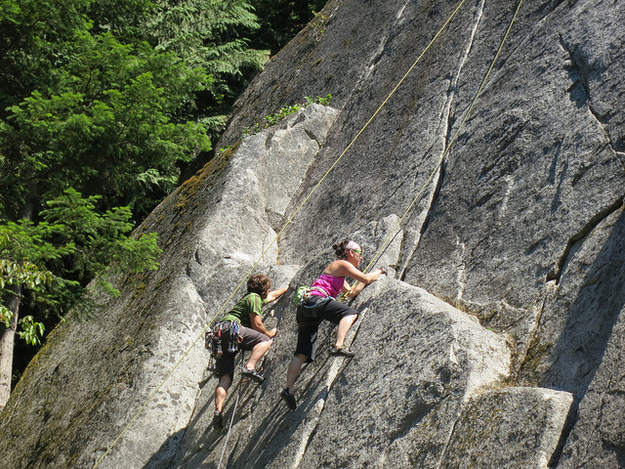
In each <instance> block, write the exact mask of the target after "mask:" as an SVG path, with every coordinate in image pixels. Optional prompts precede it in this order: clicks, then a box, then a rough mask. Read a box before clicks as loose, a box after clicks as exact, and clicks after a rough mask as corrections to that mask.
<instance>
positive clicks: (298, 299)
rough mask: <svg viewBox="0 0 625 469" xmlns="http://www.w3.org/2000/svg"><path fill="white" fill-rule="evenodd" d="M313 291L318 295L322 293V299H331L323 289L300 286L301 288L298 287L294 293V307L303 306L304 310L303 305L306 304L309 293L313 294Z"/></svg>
mask: <svg viewBox="0 0 625 469" xmlns="http://www.w3.org/2000/svg"><path fill="white" fill-rule="evenodd" d="M313 291H318V292H319V293H322V296H323V297H324V298H331V297H330V294H329V293H328V292H327V291H326V290H325V288H323V287H317V286H315V287H308V286H301V287H298V289H297V290H296V291H295V298H294V300H293V301H294V302H295V305H296V306H304V307H305V308H306V306H305V305H304V303H305V302H306V300H307V299H308V297H309V296H310V293H311V292H313Z"/></svg>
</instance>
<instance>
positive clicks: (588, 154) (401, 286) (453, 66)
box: [0, 0, 625, 469]
mask: <svg viewBox="0 0 625 469" xmlns="http://www.w3.org/2000/svg"><path fill="white" fill-rule="evenodd" d="M518 5H519V4H517V3H514V4H511V3H510V2H505V1H501V0H494V1H492V2H485V1H483V0H471V1H469V0H466V1H464V2H461V1H459V2H457V3H450V2H412V1H406V0H387V1H384V2H382V1H362V0H331V1H330V2H328V4H327V5H326V7H325V8H324V9H323V11H322V12H320V14H319V15H318V16H317V17H316V18H315V19H314V20H313V21H312V22H311V23H310V24H309V25H308V26H306V28H305V29H304V30H303V31H302V32H301V33H300V34H299V35H298V36H297V37H296V38H295V39H293V40H292V41H291V42H290V43H289V44H288V45H287V46H286V47H285V48H284V50H282V51H281V52H280V53H279V54H277V55H276V56H275V57H274V58H272V60H271V61H270V62H269V63H268V65H267V67H266V69H265V71H264V72H263V73H262V74H260V75H259V76H258V77H257V78H256V79H255V81H254V82H253V83H252V84H251V86H250V87H249V88H248V89H247V90H246V92H245V93H244V94H243V95H242V96H241V98H240V99H239V101H238V102H237V105H236V112H235V115H234V116H233V119H232V121H231V123H230V125H229V127H228V129H227V130H226V133H225V134H224V135H223V137H222V141H221V142H219V144H218V145H216V147H217V148H220V147H227V148H228V150H227V151H225V152H224V153H222V154H220V155H218V156H216V157H215V158H213V159H212V160H211V161H210V162H208V163H207V164H206V166H205V168H204V169H203V170H202V171H200V172H199V173H198V174H196V175H195V176H194V177H192V178H191V179H190V180H188V181H186V182H185V183H184V184H183V185H182V186H181V187H180V188H179V189H178V190H177V191H176V192H175V193H174V194H172V195H171V196H170V197H169V198H168V199H166V200H165V201H164V202H163V203H162V204H161V205H160V206H159V207H158V208H157V209H156V210H155V211H154V212H153V213H152V214H151V215H150V217H149V218H148V219H147V220H146V222H145V223H144V224H143V225H142V227H141V228H140V230H139V231H140V232H141V231H157V232H158V233H159V236H160V240H161V244H162V247H163V249H164V253H163V256H162V259H161V269H160V270H159V271H157V272H154V273H150V274H145V275H142V276H139V277H128V278H120V279H117V282H116V283H117V284H118V286H119V288H120V289H121V291H122V296H121V297H120V298H119V299H118V300H108V303H106V308H105V309H104V310H103V311H102V312H101V313H99V314H98V315H96V316H95V317H92V318H87V319H83V320H82V321H77V320H73V321H67V322H66V323H64V324H62V325H61V326H59V327H58V328H57V329H56V330H55V331H53V333H52V334H51V335H50V337H49V338H48V341H47V345H46V346H45V347H44V349H43V350H42V352H41V353H40V354H39V355H38V356H37V358H36V359H35V360H34V361H33V363H32V364H31V365H30V366H29V368H28V370H27V371H26V373H25V375H24V378H23V379H22V381H21V382H20V384H19V385H18V386H17V387H16V389H15V391H14V393H13V396H12V397H11V400H10V401H9V403H8V405H7V406H6V408H5V410H4V411H3V412H2V414H0V434H1V435H2V438H0V456H2V459H3V461H6V462H7V463H8V464H9V467H15V468H26V467H28V468H43V467H46V468H48V467H81V468H82V467H93V466H94V465H95V464H97V465H98V467H103V468H104V467H105V468H114V467H133V468H135V467H136V468H170V467H171V468H173V467H175V468H189V469H190V468H198V467H232V468H251V467H258V468H260V467H263V468H264V467H275V468H283V467H291V468H311V467H314V468H317V467H318V468H339V467H353V468H357V467H358V468H359V467H372V468H378V467H379V468H382V467H397V468H408V467H420V468H452V467H493V468H495V467H496V468H503V467H508V468H528V467H531V468H546V467H557V468H567V469H568V468H577V467H597V468H598V467H601V468H612V467H615V468H616V467H623V466H625V442H624V441H623V435H624V434H625V412H624V411H623V408H624V407H623V397H622V396H623V392H622V391H623V371H622V370H623V356H624V353H625V352H624V351H625V343H624V342H623V339H622V337H623V328H624V327H623V324H625V322H624V319H623V318H624V317H625V316H623V314H622V313H623V306H624V304H625V268H624V267H623V265H624V264H625V263H624V261H625V258H624V257H625V254H624V250H623V241H622V240H623V239H624V235H625V222H624V220H625V218H624V210H623V197H624V196H625V189H624V187H625V159H624V157H625V111H624V109H625V88H623V86H622V77H623V76H625V57H624V55H623V50H625V29H623V27H622V25H623V24H625V1H624V0H615V1H601V0H577V1H570V2H561V1H557V0H537V1H533V2H527V1H525V2H522V3H521V4H520V8H519V9H518V11H517V6H518ZM456 7H458V9H457V11H456ZM454 12H455V13H454ZM448 19H449V20H450V21H449V23H448V24H447V25H446V26H445V27H444V28H442V27H443V26H444V25H445V24H446V21H447V20H448ZM441 28H442V29H441ZM439 31H440V34H437V33H438V32H439ZM508 31H509V32H508ZM434 38H435V39H434ZM433 39H434V41H433V42H431V41H432V40H433ZM504 39H505V40H504ZM422 53H423V55H421V54H422ZM495 58H496V60H495V61H494V59H495ZM417 59H419V60H418V62H416V64H415V61H416V60H417ZM413 64H415V65H414V69H411V66H412V65H413ZM410 69H411V71H410V73H408V74H407V75H406V72H407V71H408V70H410ZM402 77H405V78H404V79H403V81H402V82H401V85H400V86H399V87H397V88H396V89H395V86H396V85H397V84H398V83H399V82H400V80H401V79H402ZM393 90H394V91H393ZM391 91H393V93H392V94H390V95H389V93H391ZM329 93H331V94H332V96H333V100H332V103H331V107H323V106H317V105H314V106H311V107H308V108H307V109H306V110H305V111H303V112H299V113H297V114H295V115H293V116H290V117H289V118H288V119H286V120H285V121H283V122H282V123H280V124H278V125H277V126H275V127H272V128H269V129H266V130H264V131H263V132H261V133H258V134H256V135H254V136H251V137H247V138H245V139H241V135H242V131H243V130H244V128H246V127H251V126H253V124H254V123H257V122H261V121H262V119H263V116H266V115H269V114H273V113H274V112H275V111H276V110H277V109H279V108H280V107H282V106H283V105H284V104H293V103H296V102H303V101H304V98H305V97H306V96H308V97H316V96H327V95H328V94H329ZM389 96H390V97H389ZM387 98H388V99H387ZM382 105H383V106H382ZM381 106H382V107H381ZM344 237H350V238H353V239H355V240H356V241H358V242H359V243H360V244H361V245H362V246H363V249H364V256H365V261H364V263H363V268H364V267H366V268H368V269H372V268H374V267H376V266H379V265H385V266H387V267H388V268H389V274H388V276H386V277H384V278H383V279H382V280H380V281H379V282H376V283H374V284H372V285H370V286H368V287H367V288H366V289H365V290H364V291H363V292H362V293H361V294H360V295H359V296H358V297H357V298H356V300H355V301H354V303H353V307H355V308H356V309H358V310H359V311H360V313H361V314H360V318H359V320H358V322H357V323H356V324H355V326H354V327H353V328H352V331H351V332H350V335H349V336H348V340H349V341H350V342H351V346H352V348H353V349H354V350H355V351H356V352H357V355H356V356H355V357H354V358H353V359H351V360H347V359H343V358H336V357H332V356H330V355H329V348H330V346H331V345H332V341H333V337H334V335H335V332H336V330H335V328H334V327H332V326H331V325H328V324H323V325H322V326H321V328H320V332H319V338H318V343H319V353H318V356H317V358H316V360H315V361H314V362H313V363H310V364H308V365H306V366H305V367H304V368H303V370H302V373H301V375H300V377H299V378H298V381H297V383H296V397H297V400H298V408H297V409H296V410H295V411H293V412H291V411H289V410H288V409H287V408H286V406H285V404H284V403H283V402H282V401H281V400H280V398H279V392H280V391H281V390H282V388H283V387H284V383H285V373H286V368H287V365H288V363H289V361H290V359H291V357H292V353H293V350H294V347H295V343H296V330H297V325H296V322H295V318H294V312H295V306H294V304H293V296H294V290H295V287H296V286H298V285H303V284H310V282H312V281H313V280H314V279H315V277H316V276H317V275H318V274H319V273H320V272H321V271H322V270H323V268H324V266H325V265H326V264H327V263H328V262H329V261H331V260H332V255H331V254H332V253H331V249H330V246H331V245H332V243H333V242H334V241H336V240H338V239H341V238H344ZM258 271H261V272H267V273H268V274H269V275H270V276H271V277H272V279H273V281H274V286H275V287H280V286H286V285H289V286H290V288H289V290H288V292H287V293H286V294H285V295H284V296H283V297H282V298H280V299H279V300H278V301H277V302H276V303H275V304H272V305H271V306H269V307H267V310H266V313H267V315H266V318H265V322H266V323H267V325H268V326H269V327H273V326H277V327H278V329H279V334H278V336H277V337H276V339H275V340H274V344H273V346H272V348H271V350H270V351H269V353H268V354H267V356H266V357H265V359H264V361H263V363H262V366H263V369H264V373H265V376H266V378H267V379H266V381H265V382H264V383H263V384H262V385H259V386H255V385H252V384H251V383H248V382H242V381H241V380H240V378H239V374H238V373H236V374H235V382H234V384H233V387H232V388H231V391H230V393H229V397H228V401H227V403H226V412H225V415H226V419H227V422H228V423H229V422H230V419H232V428H231V431H230V432H229V433H227V432H226V431H225V430H224V431H222V432H219V431H216V430H214V429H213V428H212V427H211V419H212V414H213V402H212V401H213V393H214V388H215V384H216V381H215V379H214V378H213V377H212V375H211V373H210V371H208V370H207V369H206V366H207V363H208V362H209V356H208V352H207V351H206V350H205V349H204V348H203V344H202V335H203V330H204V328H205V327H206V326H207V324H209V323H210V322H211V321H212V320H214V319H215V318H216V317H218V316H219V315H220V314H221V313H223V312H224V310H227V308H228V307H229V306H230V305H231V304H232V302H233V301H235V300H236V299H238V297H239V296H241V295H242V291H241V288H242V286H243V289H244V282H245V279H246V277H247V276H248V275H249V274H250V273H251V272H258ZM102 301H105V300H102ZM118 437H119V438H118Z"/></svg>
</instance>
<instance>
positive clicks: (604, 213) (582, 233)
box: [546, 195, 625, 285]
mask: <svg viewBox="0 0 625 469" xmlns="http://www.w3.org/2000/svg"><path fill="white" fill-rule="evenodd" d="M624 198H625V195H623V196H620V197H619V198H618V199H617V200H615V201H614V202H612V203H611V204H609V205H608V206H606V207H605V208H604V209H603V210H600V211H599V212H597V213H596V214H595V215H594V216H593V217H592V218H591V219H590V220H588V222H586V224H585V225H584V226H582V228H581V229H580V230H579V231H578V232H577V233H574V234H573V235H572V236H571V237H570V238H569V240H568V242H567V243H566V247H565V248H564V252H563V253H562V254H561V255H560V258H559V259H558V261H557V262H556V265H555V266H554V267H553V268H552V269H551V270H550V271H549V272H548V273H547V279H546V281H547V282H549V281H552V280H555V282H556V285H557V284H559V283H560V277H561V276H562V271H563V268H564V266H565V265H566V263H567V262H568V260H569V255H570V254H571V250H572V249H573V247H574V246H575V245H576V244H577V243H578V242H579V241H581V240H583V239H584V238H586V237H587V236H588V235H589V234H590V233H591V232H592V231H593V230H594V229H595V228H596V227H597V225H599V223H601V222H602V221H603V220H605V219H606V218H607V217H608V216H610V215H611V214H612V213H614V212H615V211H616V210H618V209H619V208H620V207H622V206H623V200H624Z"/></svg>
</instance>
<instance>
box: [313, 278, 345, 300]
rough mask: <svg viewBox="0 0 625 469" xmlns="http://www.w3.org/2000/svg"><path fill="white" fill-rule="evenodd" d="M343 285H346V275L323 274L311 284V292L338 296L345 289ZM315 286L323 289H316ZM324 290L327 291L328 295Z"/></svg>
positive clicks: (319, 294) (333, 296)
mask: <svg viewBox="0 0 625 469" xmlns="http://www.w3.org/2000/svg"><path fill="white" fill-rule="evenodd" d="M343 285H345V277H335V276H333V275H328V274H321V275H320V276H319V278H318V279H317V280H315V282H314V283H313V284H312V285H311V286H310V288H311V291H310V294H311V295H318V296H328V295H329V296H331V297H332V298H336V296H337V295H338V294H339V293H340V292H341V290H342V289H343ZM315 287H318V288H321V289H322V291H318V290H315ZM324 292H326V293H327V295H326V294H325V293H324Z"/></svg>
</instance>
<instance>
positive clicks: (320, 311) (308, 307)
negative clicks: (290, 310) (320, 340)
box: [295, 295, 358, 362]
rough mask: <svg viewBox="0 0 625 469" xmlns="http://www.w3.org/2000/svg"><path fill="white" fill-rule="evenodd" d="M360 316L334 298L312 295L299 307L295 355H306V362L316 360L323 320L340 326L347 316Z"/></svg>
mask: <svg viewBox="0 0 625 469" xmlns="http://www.w3.org/2000/svg"><path fill="white" fill-rule="evenodd" d="M353 314H358V311H356V310H355V309H354V308H350V307H349V306H347V305H346V304H343V303H339V302H338V301H336V300H335V299H334V298H324V297H322V296H317V295H311V296H309V297H308V298H307V299H306V301H304V303H303V304H301V305H300V306H298V307H297V326H298V333H297V347H296V348H295V354H298V353H299V354H302V355H306V357H308V358H307V360H306V362H312V361H313V360H314V359H315V348H316V347H315V344H316V342H317V331H318V330H319V324H321V322H322V321H323V320H326V321H330V322H331V323H332V324H338V323H339V322H341V319H343V318H344V317H345V316H351V315H353Z"/></svg>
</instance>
